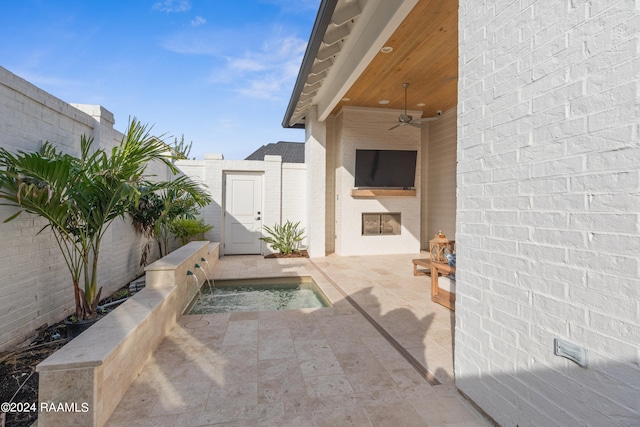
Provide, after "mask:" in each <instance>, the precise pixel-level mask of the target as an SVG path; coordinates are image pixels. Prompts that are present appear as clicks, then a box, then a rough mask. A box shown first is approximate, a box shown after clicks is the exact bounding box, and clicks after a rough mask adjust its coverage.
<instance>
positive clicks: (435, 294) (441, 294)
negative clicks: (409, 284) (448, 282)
mask: <svg viewBox="0 0 640 427" xmlns="http://www.w3.org/2000/svg"><path fill="white" fill-rule="evenodd" d="M455 272H456V268H455V267H450V266H449V264H444V263H440V262H431V301H433V302H437V303H438V304H441V305H444V306H445V307H447V308H448V309H449V310H455V306H456V294H455V292H449V291H446V290H444V289H440V288H439V287H438V276H440V275H443V276H444V275H448V274H451V273H455Z"/></svg>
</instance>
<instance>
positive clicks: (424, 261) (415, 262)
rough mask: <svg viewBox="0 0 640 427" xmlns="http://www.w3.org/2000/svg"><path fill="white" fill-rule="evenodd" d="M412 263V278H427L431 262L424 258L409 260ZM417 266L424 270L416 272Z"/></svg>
mask: <svg viewBox="0 0 640 427" xmlns="http://www.w3.org/2000/svg"><path fill="white" fill-rule="evenodd" d="M411 262H413V275H414V276H428V275H429V270H430V269H431V260H430V259H425V258H422V259H420V258H418V259H413V260H411ZM418 266H420V267H424V268H425V270H418Z"/></svg>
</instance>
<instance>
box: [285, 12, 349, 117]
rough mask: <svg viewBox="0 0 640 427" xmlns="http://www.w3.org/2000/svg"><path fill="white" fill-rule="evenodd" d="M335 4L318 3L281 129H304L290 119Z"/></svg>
mask: <svg viewBox="0 0 640 427" xmlns="http://www.w3.org/2000/svg"><path fill="white" fill-rule="evenodd" d="M337 4H338V0H322V2H321V3H320V8H319V9H318V15H317V16H316V21H315V23H314V24H313V29H312V30H311V37H310V38H309V44H308V45H307V49H306V50H305V52H304V57H303V59H302V64H301V65H300V72H299V73H298V78H297V79H296V84H295V86H294V87H293V92H292V94H291V98H290V99H289V105H288V106H287V111H286V113H285V115H284V119H283V120H282V127H283V128H298V129H300V128H302V129H304V123H294V124H291V123H290V122H291V118H292V116H293V112H294V111H295V109H296V105H298V101H299V100H300V95H301V94H302V89H303V88H304V85H305V83H306V81H307V77H308V76H309V73H310V72H311V67H313V63H314V61H315V59H316V56H317V55H318V50H320V45H321V44H322V39H323V38H324V35H325V33H326V32H327V28H328V27H329V24H330V23H331V19H332V17H333V12H334V11H335V9H336V5H337Z"/></svg>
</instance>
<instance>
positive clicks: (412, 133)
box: [329, 107, 422, 255]
mask: <svg viewBox="0 0 640 427" xmlns="http://www.w3.org/2000/svg"><path fill="white" fill-rule="evenodd" d="M398 114H399V112H398V111H397V110H394V111H388V110H383V109H379V108H359V107H344V108H343V109H342V111H341V112H340V113H339V114H338V124H339V128H340V129H339V132H337V135H336V136H337V137H336V146H337V147H336V149H335V157H334V162H335V164H334V166H333V168H332V170H331V171H329V173H335V176H336V180H335V193H336V205H335V206H336V213H335V221H336V236H337V237H336V244H335V250H336V253H338V254H339V255H372V254H394V253H396V254H397V253H418V252H420V226H421V224H420V220H421V214H420V204H421V191H422V189H421V188H420V182H421V176H420V173H421V164H420V159H421V157H420V151H421V139H420V138H421V131H420V129H418V128H415V127H412V126H401V127H398V128H396V129H394V130H393V131H388V129H389V128H390V127H391V126H393V125H394V124H395V123H397V120H398ZM409 114H412V115H413V116H414V117H418V116H419V115H420V112H417V111H410V112H409ZM357 149H367V150H416V151H417V152H418V154H417V156H418V157H417V162H416V163H417V164H416V181H415V184H416V185H415V187H416V193H417V194H416V196H401V197H372V198H356V197H352V196H351V190H352V189H353V188H354V187H355V165H356V150H357ZM386 212H391V213H400V214H401V223H402V230H401V233H400V234H399V235H385V236H363V235H362V214H363V213H386Z"/></svg>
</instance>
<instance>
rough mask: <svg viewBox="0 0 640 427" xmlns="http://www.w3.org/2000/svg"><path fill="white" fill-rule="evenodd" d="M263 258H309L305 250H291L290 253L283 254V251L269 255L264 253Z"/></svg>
mask: <svg viewBox="0 0 640 427" xmlns="http://www.w3.org/2000/svg"><path fill="white" fill-rule="evenodd" d="M264 257H265V258H309V253H308V252H307V251H295V252H291V253H290V254H283V253H280V252H278V253H275V254H269V255H265V256H264Z"/></svg>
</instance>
